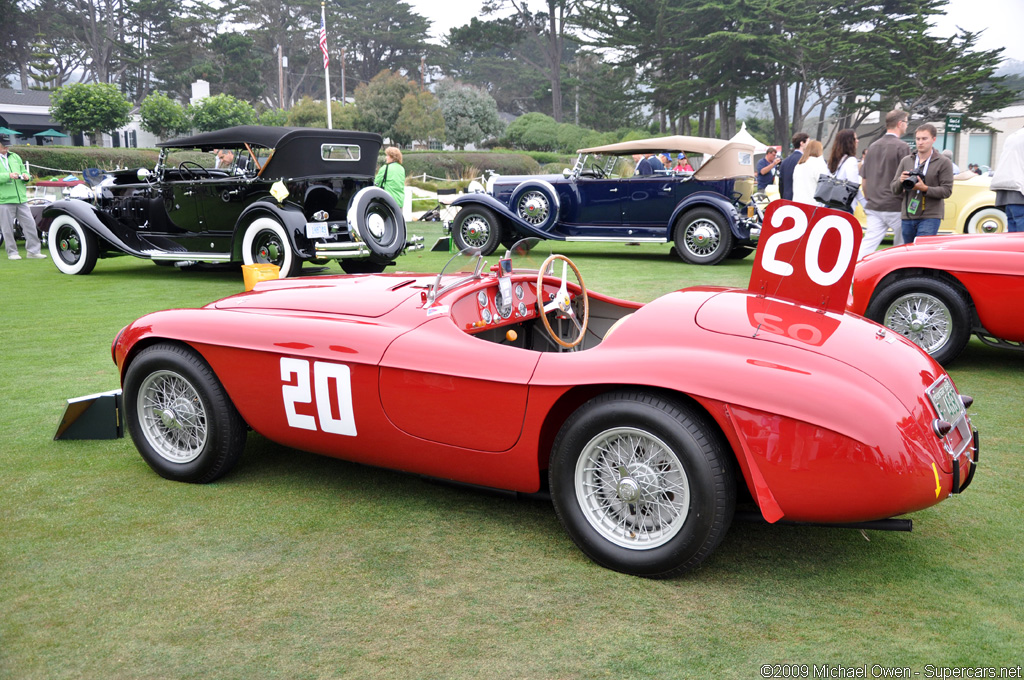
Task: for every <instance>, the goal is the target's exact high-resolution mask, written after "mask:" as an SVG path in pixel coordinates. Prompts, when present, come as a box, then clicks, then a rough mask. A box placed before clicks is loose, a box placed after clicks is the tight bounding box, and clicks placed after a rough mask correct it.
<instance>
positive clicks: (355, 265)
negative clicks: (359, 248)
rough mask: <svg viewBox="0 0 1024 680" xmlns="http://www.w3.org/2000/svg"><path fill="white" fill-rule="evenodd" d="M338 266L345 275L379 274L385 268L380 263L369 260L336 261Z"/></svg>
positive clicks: (384, 265)
mask: <svg viewBox="0 0 1024 680" xmlns="http://www.w3.org/2000/svg"><path fill="white" fill-rule="evenodd" d="M338 264H339V265H341V270H342V271H343V272H345V273H346V274H380V273H381V272H382V271H384V268H385V267H387V265H386V264H383V263H381V262H370V261H369V260H338Z"/></svg>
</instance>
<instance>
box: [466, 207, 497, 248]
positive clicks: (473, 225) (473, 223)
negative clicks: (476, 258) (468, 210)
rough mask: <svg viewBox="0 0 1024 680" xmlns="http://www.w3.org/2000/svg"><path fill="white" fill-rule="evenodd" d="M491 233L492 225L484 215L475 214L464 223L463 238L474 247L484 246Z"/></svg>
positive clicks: (468, 244)
mask: <svg viewBox="0 0 1024 680" xmlns="http://www.w3.org/2000/svg"><path fill="white" fill-rule="evenodd" d="M490 235H491V225H490V224H488V223H487V220H485V219H484V218H483V217H480V216H479V215H473V216H472V217H469V218H467V219H466V221H465V222H463V223H462V240H463V241H465V242H466V245H467V246H470V247H472V248H482V247H483V246H484V244H486V243H487V239H488V238H490Z"/></svg>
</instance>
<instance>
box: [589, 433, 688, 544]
mask: <svg viewBox="0 0 1024 680" xmlns="http://www.w3.org/2000/svg"><path fill="white" fill-rule="evenodd" d="M576 498H577V499H578V501H579V503H580V507H581V509H582V510H583V514H584V516H585V517H586V519H587V521H588V522H589V523H590V525H591V526H592V527H594V529H595V530H596V531H597V532H598V533H599V534H600V535H601V536H603V537H604V538H606V539H608V540H609V541H611V542H612V543H614V544H615V545H619V546H622V547H624V548H632V549H640V550H644V549H650V548H657V547H658V546H661V545H664V544H665V543H667V542H668V541H670V540H671V539H672V538H673V537H674V536H675V535H676V534H677V533H679V530H680V529H681V528H682V527H683V525H684V524H685V523H686V517H687V514H688V508H689V502H690V485H689V480H688V479H687V477H686V472H685V471H684V470H683V466H682V463H681V462H680V461H679V458H678V457H676V455H675V453H673V451H672V449H671V448H670V447H669V446H668V445H667V444H665V442H663V441H662V440H661V439H659V438H658V437H656V436H654V435H652V434H651V433H649V432H644V431H642V430H638V429H635V428H630V427H622V428H616V429H613V430H607V431H605V432H602V433H600V434H599V435H598V436H597V437H595V438H594V439H592V440H590V442H589V443H588V444H587V445H586V446H585V447H584V449H583V453H582V455H581V456H580V457H579V459H578V460H577V463H576Z"/></svg>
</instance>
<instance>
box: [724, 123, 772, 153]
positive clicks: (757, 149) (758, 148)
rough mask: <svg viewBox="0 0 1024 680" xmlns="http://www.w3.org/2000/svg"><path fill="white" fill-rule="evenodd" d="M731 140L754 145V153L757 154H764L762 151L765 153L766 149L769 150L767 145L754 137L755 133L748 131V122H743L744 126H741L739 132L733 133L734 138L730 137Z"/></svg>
mask: <svg viewBox="0 0 1024 680" xmlns="http://www.w3.org/2000/svg"><path fill="white" fill-rule="evenodd" d="M729 141H730V142H739V143H741V144H749V145H750V146H752V147H754V154H755V155H756V154H762V153H764V152H765V151H767V150H768V147H767V146H765V145H764V144H762V143H761V142H759V141H757V139H756V138H755V137H754V135H752V134H750V133H749V132H747V124H746V123H743V125H742V127H740V131H739V132H737V133H736V134H735V135H733V137H732V139H730V140H729Z"/></svg>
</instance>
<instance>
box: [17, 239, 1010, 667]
mask: <svg viewBox="0 0 1024 680" xmlns="http://www.w3.org/2000/svg"><path fill="white" fill-rule="evenodd" d="M412 231H413V232H415V233H422V234H425V235H426V237H427V238H426V242H427V247H428V248H429V246H430V245H431V244H432V243H433V241H434V238H436V236H437V235H438V232H439V227H438V225H437V224H436V223H435V224H427V225H420V224H414V225H413V229H412ZM557 249H558V251H559V252H563V253H565V254H567V255H570V256H571V257H572V258H573V260H574V261H575V262H576V263H577V264H578V265H579V267H580V269H581V271H582V273H583V276H584V279H585V281H586V283H587V285H588V287H590V288H593V289H595V290H599V291H603V292H609V293H613V294H615V295H617V296H619V297H624V298H628V299H634V300H641V301H647V300H651V299H653V298H654V297H656V296H658V295H660V294H662V293H665V292H668V291H671V290H675V289H677V288H680V287H684V286H687V285H695V284H704V283H716V284H725V285H739V286H744V285H745V284H746V281H747V278H748V276H749V272H750V264H751V261H752V258H750V259H748V260H744V261H739V262H737V261H728V262H726V263H725V264H723V265H721V266H718V267H694V266H689V265H685V264H682V263H681V262H680V261H679V260H678V259H676V258H675V257H674V256H671V255H669V254H668V253H669V247H668V246H665V245H661V246H653V245H643V246H624V245H616V246H603V245H595V244H565V245H564V247H563V246H561V245H560V246H558V248H557ZM446 258H447V254H445V253H431V252H428V251H420V252H414V253H410V254H407V255H405V256H403V257H402V258H401V260H400V262H399V265H398V267H399V268H400V269H406V270H418V271H437V269H438V268H439V267H440V266H442V264H443V262H444V260H445V259H446ZM489 259H490V260H491V261H492V262H493V261H495V260H496V258H494V257H491V258H489ZM326 271H327V272H330V273H338V272H339V271H340V270H339V269H338V267H337V266H336V265H332V266H331V267H329V268H328V269H327V270H326ZM241 289H242V279H241V275H240V273H238V272H236V271H232V272H189V271H178V270H175V269H173V268H165V267H157V266H154V265H153V264H152V263H149V262H143V261H140V260H135V259H133V258H129V257H123V258H116V259H110V260H101V261H100V262H99V263H98V264H97V266H96V269H95V271H94V273H93V274H91V275H89V276H81V277H72V276H64V275H61V274H59V273H58V272H57V271H56V269H55V268H54V266H53V264H52V263H50V262H48V261H42V260H40V261H30V260H23V261H20V262H10V261H8V260H6V259H4V258H2V257H0V292H2V302H0V309H2V324H0V342H2V347H3V352H2V355H0V394H2V396H3V401H2V404H3V410H2V411H0V498H2V500H0V678H12V679H17V680H21V679H26V678H40V679H43V678H45V679H51V678H104V679H108V678H240V679H253V678H287V679H289V680H291V679H298V678H342V677H346V678H536V679H544V680H547V679H568V678H580V679H591V678H615V679H618V678H703V677H715V678H719V677H722V678H731V677H735V678H756V677H759V670H760V667H761V665H762V664H771V663H803V664H819V665H820V664H833V665H836V664H843V665H844V666H864V665H867V666H868V674H869V677H870V673H871V665H872V664H878V665H881V666H886V667H889V666H909V667H911V668H912V670H913V671H917V672H919V673H920V674H921V675H920V676H918V677H929V676H928V675H926V673H927V669H926V665H929V664H930V665H932V666H934V667H949V666H979V665H980V666H993V667H997V668H998V667H1000V666H1014V667H1016V666H1018V665H1021V664H1024V652H1022V650H1024V595H1022V591H1024V549H1022V546H1024V542H1022V540H1021V538H1020V530H1021V527H1022V526H1024V512H1022V507H1024V492H1022V488H1024V446H1022V444H1021V395H1022V394H1024V354H1016V353H1011V352H1005V351H998V350H994V349H990V348H988V347H985V346H983V345H981V344H980V343H978V341H976V340H973V341H972V343H971V345H970V346H969V347H968V349H967V350H966V352H965V353H964V355H963V356H962V357H961V358H960V359H959V360H958V361H957V362H956V363H955V364H954V365H953V366H952V367H951V373H952V375H953V377H954V379H955V380H956V382H957V384H958V387H959V388H960V389H961V391H963V392H965V393H967V394H971V395H973V396H974V397H975V399H976V401H975V406H974V407H973V408H972V414H973V417H974V422H975V423H976V425H977V426H978V428H979V429H980V431H981V442H982V456H981V467H980V469H979V472H978V474H977V477H976V478H975V482H974V485H973V486H972V487H971V488H970V489H969V490H968V491H967V492H966V493H965V494H964V495H963V496H960V497H954V498H952V499H949V500H947V501H946V502H944V503H941V504H940V505H938V506H936V507H934V508H931V509H928V510H926V511H923V512H919V513H916V514H915V515H914V516H913V519H914V520H915V530H914V532H913V533H911V534H896V533H885V532H870V533H869V534H868V535H867V537H866V538H867V539H870V540H866V538H865V536H864V535H862V534H861V533H860V532H858V531H851V530H837V529H825V528H796V527H780V526H774V527H773V526H763V525H755V524H744V523H740V522H737V523H735V524H734V525H733V527H732V529H731V530H730V532H729V534H728V535H727V536H726V538H725V541H724V542H723V543H722V545H721V547H719V549H718V550H717V551H716V552H715V553H714V554H713V555H712V556H711V558H710V559H708V560H707V562H705V564H704V566H703V567H702V568H701V569H699V570H697V571H696V572H693V573H691V574H689V575H687V576H685V577H683V578H678V579H675V580H670V581H648V580H643V579H639V578H634V577H630V576H625V575H622V574H618V573H615V572H612V571H609V570H606V569H602V568H601V567H598V566H596V565H595V564H593V563H591V562H590V561H589V560H588V559H587V558H586V557H585V556H584V555H583V554H582V553H581V552H580V551H579V550H577V549H576V547H575V546H574V545H573V544H572V542H571V541H570V540H569V538H568V537H567V536H566V535H565V534H564V533H563V532H562V530H561V527H560V526H559V524H558V521H557V520H556V518H555V515H554V512H553V510H552V508H551V506H550V504H548V503H545V502H541V501H524V500H513V499H510V498H506V497H503V496H496V495H490V494H487V493H482V492H476V491H471V490H466V489H461V488H452V487H449V486H446V485H442V484H438V483H433V482H427V481H424V480H421V479H419V478H416V477H411V476H407V475H402V474H398V473H394V472H389V471H384V470H378V469H373V468H369V467H364V466H360V465H354V464H350V463H346V462H342V461H338V460H331V459H327V458H322V457H318V456H314V455H310V454H306V453H301V452H299V451H294V450H289V449H284V448H281V447H279V446H277V445H274V444H272V443H270V442H267V441H266V440H264V439H262V438H260V437H259V436H257V435H253V434H251V435H250V437H249V440H248V446H247V448H246V452H245V455H244V456H243V458H242V461H241V463H240V464H239V465H238V467H237V468H236V469H235V470H234V472H233V473H231V474H230V475H228V476H227V477H226V478H224V479H223V480H221V481H219V482H217V483H215V484H211V485H207V486H196V485H188V484H179V483H174V482H169V481H165V480H163V479H161V478H160V477H158V476H157V475H156V474H154V473H153V472H152V471H151V470H150V469H149V467H147V466H146V465H145V463H144V462H143V461H142V459H141V458H140V457H139V455H138V454H137V452H136V451H135V448H134V446H133V445H132V443H131V440H130V439H122V440H113V441H93V442H87V441H80V442H54V441H52V436H53V433H54V430H55V429H56V426H57V423H58V420H59V418H60V415H61V413H62V412H63V408H64V402H65V400H66V399H67V398H69V397H74V396H79V395H83V394H89V393H91V392H98V391H104V390H109V389H113V388H116V387H117V386H118V378H117V373H116V371H115V368H114V365H113V363H112V362H111V359H110V343H111V341H112V340H113V338H114V335H115V334H116V333H117V331H118V330H119V329H120V328H121V327H122V326H124V325H125V324H127V323H128V322H129V321H131V320H133V319H135V318H137V317H139V316H141V315H143V314H145V313H147V312H150V311H153V310H157V309H163V308H167V307H175V306H177V307H193V306H199V305H202V304H205V303H207V302H210V301H212V300H214V299H217V298H219V297H223V296H226V295H229V294H232V293H235V292H238V291H240V290H241ZM780 398H784V395H780ZM835 407H836V408H837V409H840V408H856V407H857V406H856V404H853V403H846V402H844V401H843V400H842V396H841V395H837V397H836V404H835ZM452 417H453V418H454V419H457V420H459V421H462V420H464V419H467V418H474V419H481V417H482V416H481V414H480V413H472V414H452ZM484 420H485V418H484ZM808 672H809V673H810V674H811V675H810V677H814V675H813V672H814V669H808ZM788 677H792V676H788ZM819 677H820V676H819ZM832 677H835V676H832ZM931 677H940V676H938V675H932V676H931ZM945 677H950V676H948V675H947V676H945Z"/></svg>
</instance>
